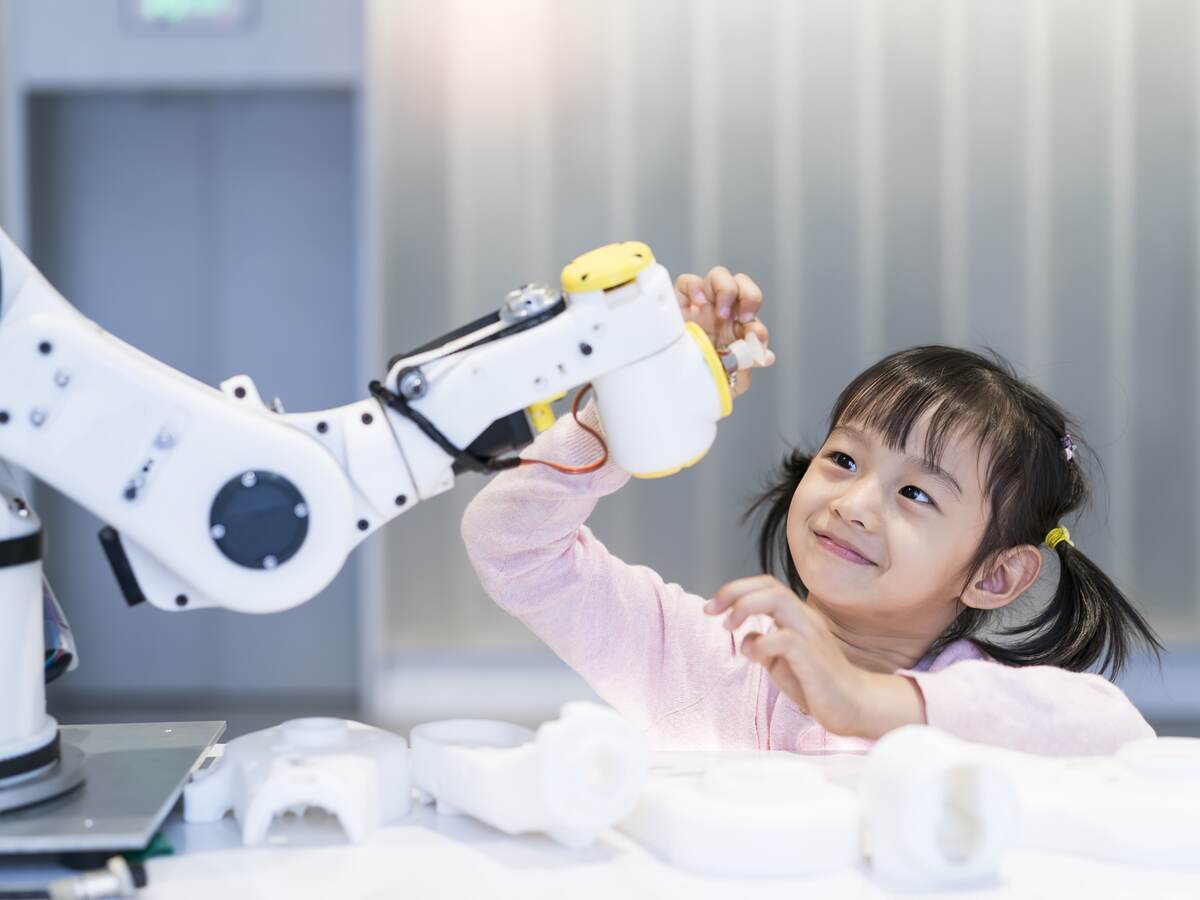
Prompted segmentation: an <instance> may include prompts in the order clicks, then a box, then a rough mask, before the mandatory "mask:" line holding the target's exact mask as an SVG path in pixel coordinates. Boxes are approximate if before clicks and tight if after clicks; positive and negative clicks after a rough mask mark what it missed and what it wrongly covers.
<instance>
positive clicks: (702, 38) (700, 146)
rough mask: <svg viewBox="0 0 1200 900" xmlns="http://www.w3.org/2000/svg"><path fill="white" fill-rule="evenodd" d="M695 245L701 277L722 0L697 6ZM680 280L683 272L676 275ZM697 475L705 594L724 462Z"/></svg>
mask: <svg viewBox="0 0 1200 900" xmlns="http://www.w3.org/2000/svg"><path fill="white" fill-rule="evenodd" d="M691 9H692V29H693V30H692V59H693V61H694V62H693V65H692V67H691V76H692V81H691V85H692V98H691V100H692V104H691V135H692V159H691V164H692V169H691V188H692V246H691V256H692V260H693V262H694V263H695V265H696V266H697V267H699V274H701V275H703V274H704V273H705V272H707V271H708V269H709V268H711V267H712V266H714V265H716V264H717V263H718V262H720V260H719V259H718V254H719V253H720V249H721V248H720V232H719V229H718V216H719V214H720V203H721V183H720V174H721V173H720V146H719V144H718V140H717V136H718V134H719V133H720V132H719V128H718V123H719V122H720V118H719V117H720V108H719V107H720V98H719V95H718V89H717V78H718V76H719V75H720V71H721V66H720V63H719V60H720V59H721V46H720V40H719V37H718V29H717V19H718V8H717V3H716V0H698V2H696V3H695V4H694V5H693V6H692V7H691ZM672 274H675V275H677V274H678V273H672ZM705 462H706V463H707V464H702V465H701V467H700V469H699V471H698V472H697V475H698V476H699V480H700V484H699V485H698V486H697V487H698V496H697V498H696V500H697V503H696V506H697V509H696V516H695V518H694V519H693V521H694V523H695V524H694V525H693V528H694V529H695V532H694V534H695V538H694V540H695V541H696V543H695V546H696V547H697V548H699V549H700V553H698V554H697V557H698V558H697V566H696V568H697V575H698V576H699V577H698V578H697V584H700V585H703V586H704V589H705V590H708V589H709V588H715V587H716V586H717V583H718V582H719V580H720V577H721V557H720V553H719V552H717V551H718V550H719V548H720V546H721V529H722V526H723V524H724V523H723V520H722V517H721V510H720V509H719V508H718V503H717V483H718V481H719V479H720V478H721V474H722V473H721V471H720V469H719V468H718V462H719V459H708V460H706V461H705Z"/></svg>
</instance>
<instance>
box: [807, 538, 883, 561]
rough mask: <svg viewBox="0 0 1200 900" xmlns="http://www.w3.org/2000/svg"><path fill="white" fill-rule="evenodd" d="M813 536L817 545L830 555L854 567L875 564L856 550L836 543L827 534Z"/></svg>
mask: <svg viewBox="0 0 1200 900" xmlns="http://www.w3.org/2000/svg"><path fill="white" fill-rule="evenodd" d="M813 534H814V535H816V538H817V543H818V544H820V545H821V546H822V547H824V548H825V549H826V550H828V551H829V552H830V553H832V554H833V555H834V556H837V557H840V558H842V559H844V560H846V561H847V562H852V563H855V564H856V565H860V566H873V565H875V563H873V562H871V560H869V559H867V558H866V557H865V556H863V555H862V554H861V553H859V552H858V551H857V550H855V549H854V548H853V547H851V546H849V545H848V544H844V543H842V542H841V541H838V540H836V539H835V538H833V537H831V536H829V535H828V534H825V533H824V532H821V531H814V532H813Z"/></svg>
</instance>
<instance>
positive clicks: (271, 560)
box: [263, 554, 279, 569]
mask: <svg viewBox="0 0 1200 900" xmlns="http://www.w3.org/2000/svg"><path fill="white" fill-rule="evenodd" d="M277 565H279V560H277V559H276V558H275V557H274V556H271V555H270V554H268V555H267V556H264V557H263V568H264V569H273V568H275V567H276V566H277Z"/></svg>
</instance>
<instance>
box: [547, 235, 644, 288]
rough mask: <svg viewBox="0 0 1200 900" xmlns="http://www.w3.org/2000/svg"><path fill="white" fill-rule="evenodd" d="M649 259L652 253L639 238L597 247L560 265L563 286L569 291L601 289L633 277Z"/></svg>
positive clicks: (612, 286)
mask: <svg viewBox="0 0 1200 900" xmlns="http://www.w3.org/2000/svg"><path fill="white" fill-rule="evenodd" d="M653 262H654V254H653V253H651V252H650V248H649V247H647V246H646V245H645V244H643V243H642V242H641V241H625V242H624V243H621V244H609V245H608V246H606V247H599V248H597V249H595V250H591V251H589V252H587V253H585V254H583V256H577V257H576V258H575V259H574V260H573V261H572V262H571V263H570V264H569V265H568V266H567V267H566V268H565V269H563V271H562V286H563V290H564V291H567V292H568V293H571V294H583V293H586V292H587V291H605V290H608V289H609V288H614V287H616V286H617V285H620V284H625V282H627V281H633V279H635V278H637V276H638V273H639V272H641V271H642V270H643V269H645V268H646V267H647V266H649V265H650V264H651V263H653Z"/></svg>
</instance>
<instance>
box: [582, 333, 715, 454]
mask: <svg viewBox="0 0 1200 900" xmlns="http://www.w3.org/2000/svg"><path fill="white" fill-rule="evenodd" d="M705 342H707V338H705ZM709 352H712V354H713V355H712V362H711V364H710V361H709V359H708V358H707V357H706V353H705V348H704V344H702V343H701V342H700V341H698V340H697V338H696V336H695V335H694V334H693V331H692V330H685V331H684V332H683V334H682V335H680V337H679V338H678V339H677V340H676V341H675V342H674V343H673V344H671V345H670V346H669V347H667V349H665V350H663V351H662V352H660V353H656V354H655V355H654V356H650V357H647V358H646V359H643V360H641V361H640V362H637V363H634V364H633V365H629V366H625V367H624V368H620V369H617V370H615V371H613V372H610V373H609V374H607V375H604V376H602V377H600V378H597V379H596V380H595V381H594V382H593V388H594V390H595V392H596V405H597V407H598V409H599V412H600V420H601V421H602V422H603V423H604V437H605V439H606V440H607V441H608V448H609V451H610V452H611V453H612V458H613V460H614V461H615V462H616V463H617V465H619V466H620V467H621V468H622V469H624V470H625V471H626V472H630V473H632V474H633V475H634V476H636V477H639V478H655V477H660V476H663V475H670V474H673V473H675V472H677V471H679V470H680V469H681V468H684V467H686V466H690V465H692V464H693V463H695V462H696V461H698V460H699V459H700V458H701V457H703V456H704V454H705V453H707V452H708V448H709V447H711V446H712V443H713V441H714V440H716V436H717V422H718V421H719V420H720V419H721V417H722V416H723V415H725V414H727V413H728V411H729V410H728V406H726V408H725V409H722V385H721V384H719V383H718V380H719V379H723V378H724V377H725V376H724V372H723V370H722V368H721V364H720V361H719V360H718V359H717V357H716V354H715V351H712V350H711V346H710V347H709ZM714 366H715V368H714ZM726 390H727V389H726Z"/></svg>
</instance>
